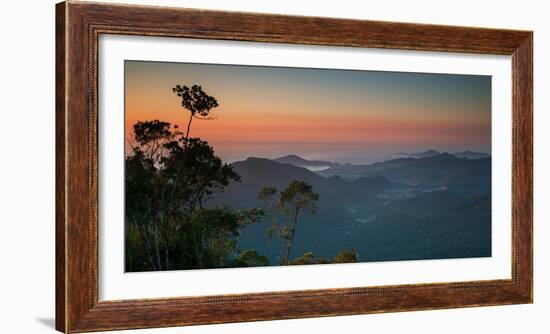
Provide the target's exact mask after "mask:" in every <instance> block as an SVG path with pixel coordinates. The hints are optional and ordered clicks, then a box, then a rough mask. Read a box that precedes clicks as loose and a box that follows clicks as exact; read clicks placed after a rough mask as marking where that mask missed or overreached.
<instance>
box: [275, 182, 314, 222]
mask: <svg viewBox="0 0 550 334" xmlns="http://www.w3.org/2000/svg"><path fill="white" fill-rule="evenodd" d="M318 200H319V194H317V193H315V192H313V187H312V186H311V185H310V184H308V183H306V182H303V181H296V180H294V181H292V182H290V183H289V184H288V186H287V188H286V189H285V190H284V191H282V192H281V198H280V200H279V206H280V208H281V210H282V211H283V212H286V213H291V214H296V212H297V211H300V210H302V209H303V210H306V211H308V212H309V213H313V214H314V213H316V210H317V201H318Z"/></svg>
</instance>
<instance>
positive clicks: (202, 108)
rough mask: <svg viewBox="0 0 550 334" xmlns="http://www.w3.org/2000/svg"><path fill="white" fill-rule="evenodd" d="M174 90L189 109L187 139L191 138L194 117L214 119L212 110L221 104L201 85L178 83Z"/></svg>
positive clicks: (183, 104)
mask: <svg viewBox="0 0 550 334" xmlns="http://www.w3.org/2000/svg"><path fill="white" fill-rule="evenodd" d="M172 92H174V93H176V94H177V95H178V96H179V97H181V106H182V107H184V108H185V109H187V110H189V113H190V114H189V121H188V122H187V131H186V132H185V139H189V131H190V130H191V122H192V121H193V118H197V119H213V117H212V116H211V115H210V110H212V109H213V108H216V107H218V106H219V104H218V101H217V100H216V98H214V97H213V96H210V95H208V94H206V92H204V91H203V90H202V87H201V86H198V85H193V86H192V87H191V88H189V87H187V86H182V85H176V87H174V88H172Z"/></svg>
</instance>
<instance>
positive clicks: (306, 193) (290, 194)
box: [258, 180, 319, 265]
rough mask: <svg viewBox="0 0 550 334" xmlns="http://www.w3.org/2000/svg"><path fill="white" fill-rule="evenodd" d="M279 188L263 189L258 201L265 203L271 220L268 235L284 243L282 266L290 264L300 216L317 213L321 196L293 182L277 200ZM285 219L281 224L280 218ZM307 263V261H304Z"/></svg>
mask: <svg viewBox="0 0 550 334" xmlns="http://www.w3.org/2000/svg"><path fill="white" fill-rule="evenodd" d="M276 194H277V188H274V187H263V188H262V189H261V190H260V192H259V193H258V199H259V200H260V201H261V202H262V203H263V205H264V207H265V210H266V213H267V214H266V215H267V216H269V218H270V219H271V224H270V226H269V228H268V229H267V230H266V234H267V235H268V236H269V237H270V238H272V237H273V236H274V235H277V236H278V237H280V238H281V239H282V241H283V249H282V250H281V255H280V257H279V258H280V264H281V265H286V264H289V260H288V259H289V256H290V253H291V250H292V244H293V242H294V236H295V233H296V228H297V226H298V222H299V220H300V214H302V213H311V214H315V213H316V211H317V201H318V200H319V194H317V193H315V192H314V191H313V187H312V186H311V185H310V184H308V183H306V182H303V181H297V180H294V181H291V182H290V183H289V184H288V186H287V188H286V189H285V190H283V191H282V192H281V193H280V196H279V199H278V200H277V199H276V198H275V195H276ZM281 216H282V217H284V218H283V219H284V220H285V222H283V223H279V222H278V218H279V219H280V217H281ZM304 261H305V260H304Z"/></svg>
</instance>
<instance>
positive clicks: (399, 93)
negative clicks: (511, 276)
mask: <svg viewBox="0 0 550 334" xmlns="http://www.w3.org/2000/svg"><path fill="white" fill-rule="evenodd" d="M124 66H125V138H126V139H125V150H124V151H125V156H124V159H125V270H126V272H141V271H164V270H190V269H211V268H239V267H259V266H289V265H311V264H335V263H354V262H375V261H400V260H429V259H452V258H472V257H490V256H491V77H490V76H480V75H457V74H430V73H408V72H384V71H365V70H335V69H313V68H289V67H264V66H244V65H219V64H195V63H168V62H148V61H125V65H124Z"/></svg>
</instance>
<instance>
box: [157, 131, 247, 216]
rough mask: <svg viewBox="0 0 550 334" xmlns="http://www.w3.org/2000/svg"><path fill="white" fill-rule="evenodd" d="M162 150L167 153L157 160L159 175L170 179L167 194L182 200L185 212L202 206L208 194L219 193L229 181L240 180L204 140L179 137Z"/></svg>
mask: <svg viewBox="0 0 550 334" xmlns="http://www.w3.org/2000/svg"><path fill="white" fill-rule="evenodd" d="M164 147H165V148H166V150H167V151H168V153H167V155H166V156H164V157H162V159H161V165H162V170H161V173H162V175H163V177H164V178H166V179H168V180H170V184H169V185H168V186H169V188H170V190H169V192H168V193H169V194H171V195H172V196H173V197H175V198H177V199H179V200H180V203H181V200H184V202H185V205H186V206H187V208H189V209H192V208H194V207H196V206H199V207H202V206H203V204H204V202H205V201H206V200H208V199H209V197H210V196H211V195H212V194H214V193H216V192H222V191H223V189H224V188H225V187H226V186H227V185H228V184H229V182H230V181H239V180H240V176H239V175H238V174H237V173H235V172H234V171H233V167H231V165H228V164H225V163H223V162H222V160H221V159H220V158H219V157H218V156H216V155H215V153H214V150H213V149H212V147H211V146H210V145H208V143H207V142H206V141H204V140H201V139H199V138H189V139H186V138H180V140H178V141H171V142H168V143H166V144H165V145H164ZM181 204H183V203H181Z"/></svg>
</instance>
